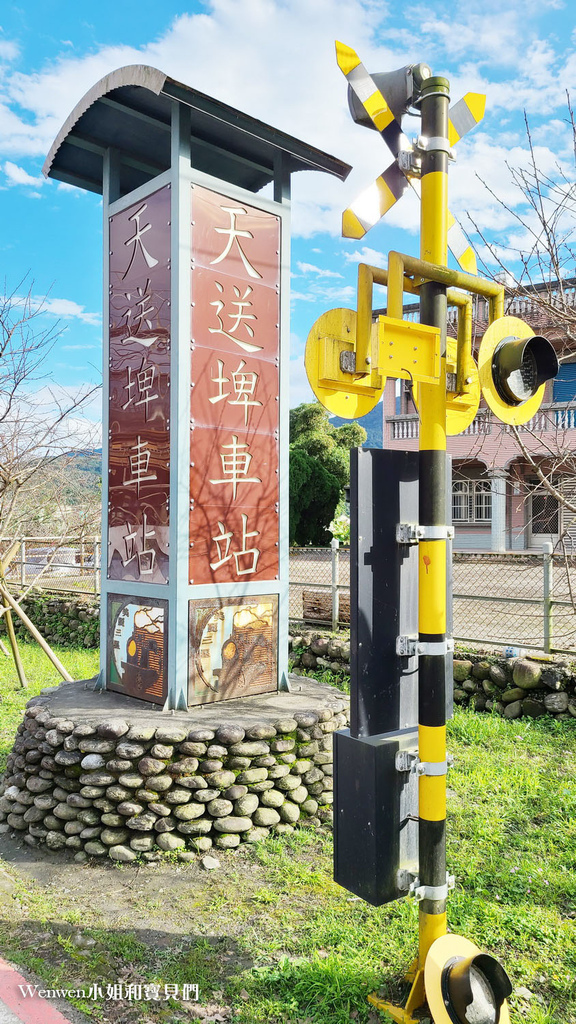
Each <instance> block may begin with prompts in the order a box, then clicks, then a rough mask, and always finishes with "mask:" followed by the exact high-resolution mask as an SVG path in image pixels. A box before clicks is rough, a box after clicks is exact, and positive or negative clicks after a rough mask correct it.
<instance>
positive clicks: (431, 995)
mask: <svg viewBox="0 0 576 1024" xmlns="http://www.w3.org/2000/svg"><path fill="white" fill-rule="evenodd" d="M481 952H482V950H481V949H479V948H478V946H475V945H474V943H473V942H470V940H469V939H464V938H463V937H462V936H461V935H441V936H440V938H439V939H436V941H435V942H433V943H432V945H431V946H430V949H429V950H428V956H427V957H426V962H425V964H424V989H425V991H426V1000H427V1002H428V1006H429V1008H430V1013H431V1014H432V1020H433V1021H434V1024H453V1019H452V1017H451V1016H450V1015H449V1013H448V1011H447V1009H446V1006H445V1004H444V995H443V992H442V974H443V971H444V968H445V966H446V964H447V963H448V961H449V960H452V959H453V957H463V958H466V957H471V956H476V955H477V954H478V953H481ZM498 1024H510V1015H509V1013H508V1003H507V1002H506V1000H504V1002H503V1003H502V1006H501V1007H500V1017H499V1018H498Z"/></svg>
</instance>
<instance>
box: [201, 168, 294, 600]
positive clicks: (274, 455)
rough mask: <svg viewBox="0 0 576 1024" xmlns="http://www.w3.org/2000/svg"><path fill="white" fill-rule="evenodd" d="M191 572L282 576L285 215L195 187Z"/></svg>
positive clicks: (221, 578)
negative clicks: (281, 320) (281, 378)
mask: <svg viewBox="0 0 576 1024" xmlns="http://www.w3.org/2000/svg"><path fill="white" fill-rule="evenodd" d="M192 222H193V226H192V302H193V305H192V368H191V384H192V391H191V394H192V402H191V445H190V464H191V469H190V474H191V475H190V582H191V583H194V584H205V583H231V582H241V581H244V580H248V581H250V580H273V579H275V578H277V576H278V500H279V479H278V476H279V463H278V427H279V395H278V358H279V287H280V223H279V218H278V217H276V216H274V215H273V214H270V213H267V212H266V211H263V210H258V209H256V208H254V207H251V206H249V205H248V204H246V203H243V202H240V201H238V200H234V199H229V198H227V197H226V196H222V195H219V194H218V193H216V192H211V191H209V190H208V189H205V188H201V187H199V186H196V185H195V186H193V191H192Z"/></svg>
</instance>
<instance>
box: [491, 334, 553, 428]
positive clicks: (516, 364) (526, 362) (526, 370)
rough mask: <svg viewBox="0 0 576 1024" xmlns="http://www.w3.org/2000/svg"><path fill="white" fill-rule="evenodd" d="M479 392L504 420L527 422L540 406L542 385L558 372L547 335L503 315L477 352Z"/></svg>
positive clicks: (506, 421) (517, 422)
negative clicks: (541, 334)
mask: <svg viewBox="0 0 576 1024" xmlns="http://www.w3.org/2000/svg"><path fill="white" fill-rule="evenodd" d="M478 370H479V374H480V386H481V388H482V394H483V396H484V399H485V400H486V402H487V404H488V405H489V406H490V408H491V409H492V412H494V413H495V414H496V416H498V418H499V419H501V420H503V421H504V423H513V424H516V425H517V424H520V423H527V422H528V420H529V419H531V418H532V416H534V414H535V413H536V412H537V411H538V409H539V408H540V405H541V403H542V399H543V398H544V385H545V383H546V381H548V380H552V379H553V378H554V377H555V376H556V374H557V373H558V358H557V356H556V353H555V351H554V349H553V347H552V345H551V344H550V342H549V341H548V340H547V339H546V338H542V337H540V336H539V335H535V334H534V333H533V331H532V329H531V328H530V327H529V326H528V324H527V323H525V322H524V321H523V320H519V319H518V317H514V316H503V317H500V318H499V319H498V320H495V321H494V322H493V323H492V324H490V327H489V328H488V330H487V331H486V333H485V335H484V337H483V338H482V343H481V345H480V351H479V353H478Z"/></svg>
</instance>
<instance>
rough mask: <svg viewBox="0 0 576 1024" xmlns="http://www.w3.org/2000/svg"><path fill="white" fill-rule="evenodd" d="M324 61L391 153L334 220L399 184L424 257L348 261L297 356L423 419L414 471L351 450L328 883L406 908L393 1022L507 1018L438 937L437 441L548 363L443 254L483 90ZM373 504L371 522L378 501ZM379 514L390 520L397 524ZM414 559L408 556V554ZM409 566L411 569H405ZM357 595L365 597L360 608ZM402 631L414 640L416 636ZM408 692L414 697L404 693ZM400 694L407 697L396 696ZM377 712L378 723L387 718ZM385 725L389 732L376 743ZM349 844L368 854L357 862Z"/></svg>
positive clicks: (394, 195) (473, 949)
mask: <svg viewBox="0 0 576 1024" xmlns="http://www.w3.org/2000/svg"><path fill="white" fill-rule="evenodd" d="M336 52H337V59H338V64H339V66H340V68H341V70H342V71H343V72H344V74H345V75H346V77H347V79H348V83H349V85H350V87H351V88H352V90H353V93H354V95H355V98H356V99H353V100H352V101H351V109H352V113H353V116H354V117H355V119H357V120H358V121H359V122H360V123H364V124H368V123H371V124H373V125H374V126H375V127H376V128H377V130H378V131H379V132H380V134H381V135H382V137H383V138H384V140H385V141H386V142H387V144H388V145H389V147H390V148H391V150H392V153H393V155H394V156H395V163H394V164H392V165H391V167H390V168H388V170H387V171H385V172H384V174H383V175H381V176H380V178H379V179H378V181H377V182H376V183H375V184H374V186H372V187H371V190H368V193H367V194H366V195H365V196H364V198H362V197H361V202H360V201H359V202H358V203H355V204H353V205H352V207H350V209H349V210H347V211H345V213H344V216H343V233H344V234H345V235H347V236H348V237H350V236H352V237H361V236H362V234H364V233H365V231H366V230H368V229H369V228H370V227H371V226H373V224H375V223H376V222H377V220H378V219H379V218H380V216H381V215H382V214H383V213H385V212H386V210H387V209H390V207H391V206H392V205H393V203H394V202H396V199H398V198H399V197H400V195H401V194H402V193H403V191H404V190H405V189H406V187H407V186H408V184H411V185H413V186H414V185H416V186H417V189H418V191H419V194H420V195H421V200H422V202H421V242H420V252H421V258H420V259H414V258H412V257H409V256H405V255H403V254H401V253H394V252H391V253H389V256H388V268H387V269H386V270H381V269H379V268H376V267H369V266H365V265H360V267H359V270H358V301H357V309H356V310H349V309H338V310H330V311H329V312H328V313H325V314H323V316H322V317H320V318H319V320H317V322H316V323H315V324H314V326H313V327H312V330H311V331H310V335H309V338H308V343H307V347H306V370H307V373H308V378H309V381H310V384H311V386H312V390H313V391H314V393H315V395H316V397H317V398H318V399H319V401H320V402H321V403H322V404H323V405H324V406H326V408H328V409H329V410H330V411H331V412H335V413H337V414H338V415H340V416H344V417H347V418H350V419H352V418H354V417H356V416H361V415H363V414H364V413H366V412H368V411H369V410H370V409H371V408H373V407H374V405H376V403H377V402H378V400H379V398H380V396H381V394H382V391H383V388H384V384H385V381H386V378H387V377H393V378H403V379H407V380H411V381H412V382H413V383H414V384H415V385H416V389H415V390H416V402H417V407H418V412H419V420H420V440H419V446H420V450H419V455H418V460H417V464H416V462H415V461H414V460H415V453H409V452H405V453H402V452H394V453H392V452H373V453H371V454H372V455H373V456H383V457H386V458H387V457H388V456H392V455H394V456H397V457H398V458H395V459H392V458H390V459H387V461H386V464H385V465H384V463H383V462H382V460H380V461H378V460H374V459H373V464H372V466H371V467H368V466H367V465H366V464H365V463H364V461H363V459H362V460H361V459H360V454H361V453H358V457H357V458H356V461H355V462H353V468H354V474H353V475H354V478H355V481H356V495H357V497H356V510H355V513H354V518H353V524H352V525H353V527H354V525H356V527H357V529H358V537H357V543H356V545H355V547H354V546H353V551H354V552H355V553H356V560H357V561H358V563H359V564H358V566H356V567H354V566H353V567H351V568H352V574H353V576H354V579H355V580H356V581H357V585H356V594H355V595H354V596H355V597H356V599H357V603H358V609H357V610H356V611H355V609H354V608H352V609H351V632H352V636H351V639H352V647H353V648H355V654H354V658H353V660H352V665H351V670H352V673H351V691H352V706H353V707H354V709H355V711H354V715H353V716H352V718H351V727H350V730H349V731H344V732H340V733H337V734H336V740H335V790H336V793H335V811H336V815H335V822H334V829H335V878H336V881H341V884H343V885H344V886H345V887H347V888H349V889H351V891H353V892H357V894H358V895H361V896H362V897H363V898H365V899H367V900H368V901H369V902H372V903H374V904H375V905H380V904H381V903H384V902H389V901H390V900H393V899H396V898H398V897H399V896H402V895H405V894H407V893H408V892H412V893H413V894H414V895H415V897H416V898H417V899H418V900H419V942H418V954H417V956H416V958H415V960H414V963H413V964H412V966H411V968H410V970H409V972H408V974H407V975H406V979H407V980H408V981H409V982H410V983H411V989H410V994H409V996H408V999H407V1002H406V1004H405V1006H404V1007H398V1006H394V1005H392V1004H391V1003H388V1002H386V1001H385V1000H382V999H380V998H379V997H378V996H376V995H373V996H369V999H370V1001H371V1002H372V1003H373V1004H374V1005H376V1006H377V1007H378V1008H379V1009H383V1010H386V1011H387V1013H388V1014H389V1015H390V1016H391V1018H392V1019H393V1020H394V1021H396V1022H398V1024H416V1021H417V1018H416V1017H415V1016H414V1013H415V1012H416V1011H418V1009H419V1008H420V1007H422V1006H423V1005H424V1004H425V1003H426V1002H427V1003H428V1007H429V1009H430V1012H431V1014H432V1017H433V1020H434V1024H469V1022H470V1021H478V1022H479V1024H508V1021H509V1016H508V1007H507V1002H506V1000H507V997H508V995H509V994H510V991H511V985H510V982H509V979H508V977H507V975H506V972H505V971H504V969H503V967H502V966H501V965H500V964H499V963H498V962H497V961H496V960H494V958H492V957H490V956H488V955H487V954H485V953H482V951H481V950H479V949H478V947H477V946H475V945H474V944H473V943H471V942H470V941H469V940H468V939H465V938H463V937H461V936H457V935H452V934H448V931H447V918H446V903H447V896H448V889H449V885H450V882H451V880H450V879H449V876H448V874H447V871H446V841H445V826H446V773H447V767H448V757H447V752H446V717H447V702H446V693H447V690H446V679H447V660H448V659H449V655H450V651H451V650H453V643H452V641H451V638H450V636H449V630H450V619H449V615H447V590H448V583H447V579H448V576H449V573H448V572H447V558H448V557H449V556H450V548H449V540H450V537H451V529H450V527H449V525H448V515H447V514H448V508H447V504H448V493H449V478H450V473H449V469H448V462H447V455H446V436H447V434H457V433H459V432H460V431H462V430H464V429H465V428H466V427H467V426H468V425H469V424H470V423H471V422H472V420H473V419H474V416H475V415H476V412H477V409H478V405H479V401H480V394H481V393H482V395H483V397H484V399H485V401H486V403H487V404H488V405H489V406H490V408H491V409H492V411H493V412H494V413H495V415H496V416H498V417H499V418H500V419H501V420H502V421H504V422H506V423H513V424H520V423H525V422H527V421H528V420H529V419H530V418H531V417H532V416H533V415H534V414H535V412H536V411H537V409H538V408H539V406H540V403H541V401H542V399H543V395H544V385H545V383H546V381H547V380H550V379H551V378H553V377H554V376H555V375H556V373H557V370H558V361H557V358H556V354H555V352H554V350H553V348H552V346H551V345H550V343H549V342H548V341H547V340H546V339H545V338H541V337H538V336H535V335H534V333H533V332H532V330H531V329H530V327H529V326H528V325H527V324H525V323H524V322H523V321H521V320H518V319H517V318H515V317H505V316H504V315H503V314H504V288H503V286H502V285H500V284H496V283H495V282H492V281H488V280H485V279H482V278H479V277H477V276H476V274H475V270H476V260H475V257H474V254H473V252H472V250H471V247H470V246H469V244H468V243H467V242H466V246H465V248H462V244H461V242H460V243H458V242H455V243H454V244H452V240H451V232H452V239H453V238H454V237H456V238H458V237H459V236H458V232H455V231H454V225H455V219H454V218H453V217H452V215H451V214H450V213H449V211H448V206H447V191H448V189H447V171H448V159H449V155H450V147H451V145H453V144H454V142H456V141H457V139H458V138H459V137H461V136H462V135H463V134H464V133H465V132H466V131H467V130H468V129H469V128H471V127H473V125H474V124H475V123H477V121H478V120H480V118H481V117H482V115H483V109H484V108H483V97H478V96H476V95H475V94H468V96H467V97H465V98H464V101H461V102H460V104H456V106H455V107H453V108H452V109H451V110H450V111H449V109H448V104H449V83H448V81H447V80H446V79H445V78H440V77H435V76H433V75H432V74H431V73H428V72H429V70H430V69H428V68H427V66H426V65H416V66H414V67H412V68H408V69H406V68H403V69H401V71H400V72H399V73H392V74H391V75H388V76H380V77H379V78H378V77H377V78H376V79H373V78H372V77H371V76H370V75H368V73H367V72H366V71H365V69H364V67H363V65H362V64H361V62H360V60H359V58H358V56H357V54H356V53H355V52H354V50H352V49H351V48H350V47H347V46H344V45H343V44H342V43H337V44H336ZM398 83H400V91H399V92H398V91H396V92H395V93H394V95H393V96H392V93H391V91H390V90H391V86H392V85H393V84H396V85H398ZM378 84H381V85H382V90H383V91H384V92H385V93H386V92H387V93H388V97H387V98H389V103H388V102H386V99H385V97H384V96H383V95H382V91H381V90H380V88H378ZM399 96H400V98H398V97H399ZM357 101H358V102H357ZM358 103H360V104H361V105H362V107H363V108H364V111H365V114H361V112H359V109H358ZM409 103H410V104H413V105H415V106H418V108H419V110H420V111H421V117H422V134H421V137H420V139H419V144H418V146H417V147H416V148H414V147H411V146H410V144H409V143H408V140H407V139H406V136H405V135H404V134H403V133H402V131H401V128H400V124H399V120H397V117H396V116H395V114H399V116H401V113H402V110H401V108H402V104H404V106H405V108H406V104H409ZM462 104H463V105H462ZM416 173H418V178H416V177H415V174H416ZM450 225H451V227H450ZM354 230H355V231H357V232H360V234H356V235H354V234H353V232H354ZM449 245H450V247H451V248H452V251H453V253H454V254H455V255H456V257H457V259H458V260H459V262H460V264H461V266H465V267H468V268H469V269H473V270H474V273H466V272H463V271H457V270H451V269H449V268H448V267H447V254H448V253H447V250H448V246H449ZM374 284H381V285H385V286H386V287H387V312H386V315H384V316H379V317H378V319H377V320H376V321H375V322H373V321H374V318H373V313H372V288H373V285H374ZM405 292H409V293H412V294H417V295H419V297H420V323H419V324H414V323H412V322H407V321H403V318H402V311H403V296H404V293H405ZM475 294H476V295H482V296H484V297H485V298H487V299H488V300H489V327H488V330H487V331H486V334H485V335H484V338H483V340H482V343H481V345H480V350H479V367H478V368H477V367H476V363H475V361H474V357H473V353H472V295H475ZM448 303H450V304H453V305H456V306H457V307H458V336H457V339H456V340H452V339H450V340H449V342H448V344H447V341H446V312H447V304H448ZM376 463H378V465H376ZM383 474H384V475H386V485H385V490H386V492H387V493H386V500H385V501H383V494H384V492H383V490H382V477H383ZM414 485H416V491H415V489H414ZM395 487H396V489H397V494H396V495H395V494H394V493H393V488H395ZM367 493H369V495H370V498H369V503H370V507H369V508H367V507H366V506H367V498H366V494H367ZM415 493H417V498H414V497H413V495H414V494H415ZM411 502H412V503H414V504H411ZM416 502H417V506H418V508H417V511H416V504H415V503H416ZM383 504H385V505H386V506H387V508H386V509H385V510H384V515H382V509H381V508H379V505H383ZM391 509H394V510H398V515H399V517H400V521H398V522H397V523H396V525H395V530H394V528H393V527H392V528H391V526H390V515H391V514H392V513H391ZM414 519H415V520H416V522H414ZM359 524H360V527H359ZM391 529H392V535H391ZM370 530H372V536H370V535H369V533H370ZM360 532H362V536H360ZM367 533H368V536H366V534H367ZM391 536H392V541H391V539H390V537H391ZM360 542H362V543H360ZM394 545H395V550H394V551H393V550H392V549H393V547H394ZM360 548H362V550H360ZM415 549H416V551H417V559H415V558H413V557H412V553H413V552H414V550H415ZM360 561H362V567H361V566H360ZM406 566H410V567H411V568H410V573H408V575H406ZM412 567H413V568H414V570H415V572H416V571H417V588H416V587H415V586H413V585H412V577H413V576H414V575H415V573H414V574H412ZM367 574H368V575H367ZM378 574H379V575H378ZM362 586H366V588H367V590H368V591H369V592H370V593H369V597H368V598H367V597H366V594H362V593H361V587H362ZM416 589H417V602H416ZM382 594H384V595H386V594H393V595H394V599H396V595H399V596H398V601H399V603H403V609H400V610H399V611H398V614H393V611H394V610H393V609H390V607H388V608H386V607H385V601H386V598H384V599H382ZM407 595H408V596H409V598H410V600H411V601H412V603H413V604H414V606H415V604H416V603H417V614H416V609H415V607H414V610H413V611H412V612H411V611H410V608H407V607H406V597H407ZM400 598H401V600H400ZM412 599H413V600H412ZM387 600H388V602H389V603H390V599H389V598H387ZM353 603H354V602H353ZM375 611H376V612H377V613H378V614H380V616H381V618H382V617H385V616H386V615H388V619H389V620H390V621H389V622H388V623H387V626H386V636H385V637H384V638H382V637H379V638H378V643H377V644H376V645H375V644H374V643H372V642H371V638H370V636H369V635H368V634H369V632H370V627H371V626H372V627H373V622H374V613H375ZM400 622H403V623H404V628H407V629H408V630H409V631H408V632H399V634H398V635H396V636H394V635H393V632H394V630H393V626H391V625H390V623H400ZM414 623H415V624H416V625H417V632H413V631H412V630H413V629H415V628H416V626H415V625H414ZM399 629H400V630H401V629H402V626H399ZM354 633H355V634H356V635H354ZM359 637H361V640H360V641H359V639H358V638H359ZM356 648H357V649H356ZM366 651H368V652H369V654H368V655H367V654H366V653H365V652H366ZM374 655H376V657H375V656H374ZM367 657H368V658H371V661H370V660H369V661H366V658H367ZM378 673H381V674H382V676H381V678H382V682H381V687H382V692H381V699H380V700H379V693H378ZM394 673H395V675H394ZM390 674H392V675H393V678H392V682H391V681H390V678H389V676H390ZM375 677H376V678H375ZM400 682H402V687H400ZM414 686H416V698H417V699H412V698H413V693H414V691H413V688H414ZM407 688H408V689H407ZM400 689H401V690H402V692H403V693H404V696H403V697H402V696H400V694H399V692H398V691H399V690H400ZM408 693H410V694H412V696H411V697H410V699H408V700H407V699H406V695H407V694H408ZM382 701H385V702H386V708H387V709H389V712H390V713H389V715H387V713H383V710H382ZM416 709H417V710H416ZM383 725H384V727H385V728H387V729H388V731H387V732H382V727H383ZM360 779H362V780H365V781H366V785H365V786H364V785H361V784H360ZM360 792H361V796H362V799H360V798H359V793H360ZM415 804H416V807H417V814H414V813H413V811H414V806H415ZM414 822H416V823H417V833H416V838H415V840H414V839H413V838H411V837H414V826H413V824H411V823H414ZM359 837H360V839H361V842H362V846H363V848H364V850H365V852H366V857H365V858H358V856H357V849H356V848H355V844H356V842H357V840H358V838H359ZM369 875H370V876H371V877H368V876H369ZM374 876H377V877H374Z"/></svg>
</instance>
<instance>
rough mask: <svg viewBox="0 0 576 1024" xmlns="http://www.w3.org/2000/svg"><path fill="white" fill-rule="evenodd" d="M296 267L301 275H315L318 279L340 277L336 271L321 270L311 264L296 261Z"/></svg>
mask: <svg viewBox="0 0 576 1024" xmlns="http://www.w3.org/2000/svg"><path fill="white" fill-rule="evenodd" d="M296 266H297V267H298V270H300V271H301V272H302V273H303V274H316V275H317V276H318V277H342V274H339V273H338V271H337V270H323V269H322V268H321V267H315V266H314V264H313V263H302V262H300V261H298V262H297V264H296Z"/></svg>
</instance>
